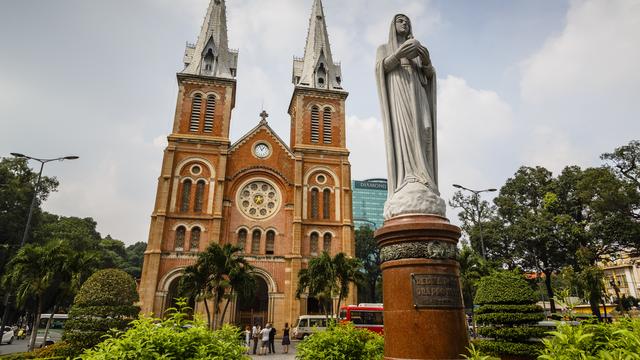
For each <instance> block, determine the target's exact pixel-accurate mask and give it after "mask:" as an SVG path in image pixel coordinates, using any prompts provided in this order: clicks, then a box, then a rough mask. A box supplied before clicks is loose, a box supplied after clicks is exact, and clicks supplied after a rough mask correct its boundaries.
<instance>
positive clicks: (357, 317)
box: [340, 304, 384, 335]
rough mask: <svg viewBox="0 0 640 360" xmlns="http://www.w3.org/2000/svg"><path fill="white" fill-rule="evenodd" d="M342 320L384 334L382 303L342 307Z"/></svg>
mask: <svg viewBox="0 0 640 360" xmlns="http://www.w3.org/2000/svg"><path fill="white" fill-rule="evenodd" d="M340 321H341V322H347V321H349V322H351V323H353V325H354V326H355V327H359V328H364V329H367V330H371V331H373V332H376V333H378V334H380V335H384V321H383V316H382V304H358V305H347V306H342V307H340Z"/></svg>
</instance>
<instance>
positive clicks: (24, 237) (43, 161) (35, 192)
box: [0, 153, 79, 339]
mask: <svg viewBox="0 0 640 360" xmlns="http://www.w3.org/2000/svg"><path fill="white" fill-rule="evenodd" d="M11 155H13V156H15V157H17V158H23V159H27V160H35V161H37V162H39V163H40V172H39V173H38V180H37V181H36V186H35V187H34V189H33V198H32V199H31V206H30V207H29V216H28V217H27V224H26V225H25V227H24V234H22V241H21V242H20V247H18V250H20V249H21V248H22V247H23V246H24V244H26V242H27V237H28V236H29V229H30V228H31V218H32V217H33V209H34V208H35V207H36V200H37V198H38V191H40V180H41V179H42V170H43V169H44V164H46V163H48V162H51V161H64V160H75V159H78V158H79V157H78V156H75V155H73V156H63V157H58V158H55V159H38V158H35V157H32V156H28V155H24V154H20V153H11ZM9 299H10V296H9V293H7V297H6V298H5V301H4V313H3V314H2V324H1V325H0V339H1V338H2V335H3V333H4V327H5V325H6V323H7V315H8V314H9V303H10V301H9ZM32 331H38V329H33V330H32Z"/></svg>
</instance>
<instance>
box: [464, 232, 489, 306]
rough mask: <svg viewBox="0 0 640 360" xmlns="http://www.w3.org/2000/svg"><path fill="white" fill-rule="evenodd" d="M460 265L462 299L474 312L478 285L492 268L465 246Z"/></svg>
mask: <svg viewBox="0 0 640 360" xmlns="http://www.w3.org/2000/svg"><path fill="white" fill-rule="evenodd" d="M458 263H459V264H460V286H461V288H462V298H463V300H464V305H465V307H466V308H470V309H472V311H473V298H474V296H475V295H476V289H477V283H478V281H479V280H480V279H481V278H482V277H483V276H487V275H489V273H490V272H491V267H490V266H489V265H488V264H487V262H486V261H485V260H484V259H483V258H482V256H480V254H478V253H477V252H475V251H474V250H473V249H472V248H471V247H470V246H469V245H467V244H463V245H462V248H461V249H460V251H459V252H458Z"/></svg>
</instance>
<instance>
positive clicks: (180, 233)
mask: <svg viewBox="0 0 640 360" xmlns="http://www.w3.org/2000/svg"><path fill="white" fill-rule="evenodd" d="M186 231H187V229H185V228H184V226H180V227H178V228H177V229H176V241H175V247H176V250H182V249H183V248H184V234H185V232H186Z"/></svg>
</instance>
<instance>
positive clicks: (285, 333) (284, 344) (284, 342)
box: [282, 323, 291, 354]
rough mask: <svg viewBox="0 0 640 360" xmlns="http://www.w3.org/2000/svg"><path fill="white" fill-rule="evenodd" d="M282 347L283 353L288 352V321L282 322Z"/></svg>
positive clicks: (289, 342) (289, 341)
mask: <svg viewBox="0 0 640 360" xmlns="http://www.w3.org/2000/svg"><path fill="white" fill-rule="evenodd" d="M282 331H283V333H282V349H283V351H282V352H283V353H285V354H287V353H289V345H290V344H291V340H290V339H289V323H284V330H282Z"/></svg>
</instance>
